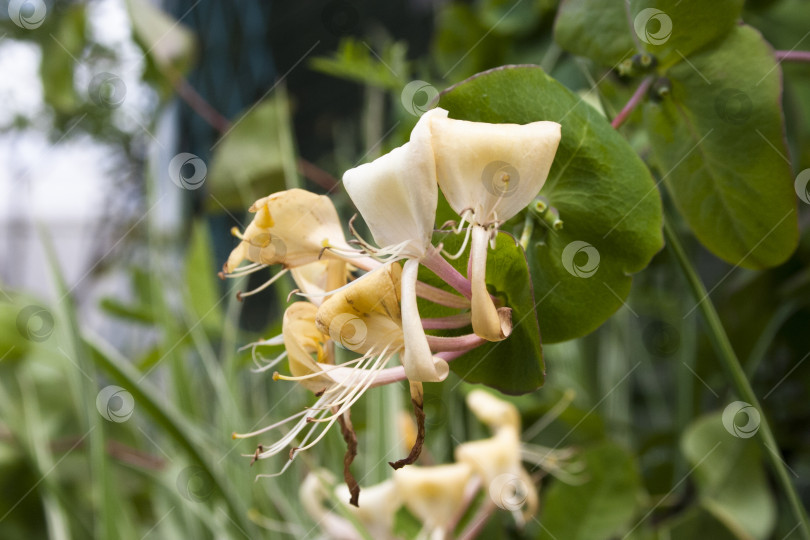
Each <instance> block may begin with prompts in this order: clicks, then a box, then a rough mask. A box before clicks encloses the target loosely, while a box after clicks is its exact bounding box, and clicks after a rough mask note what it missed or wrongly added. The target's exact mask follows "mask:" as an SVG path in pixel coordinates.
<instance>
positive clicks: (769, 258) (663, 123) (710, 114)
mask: <svg viewBox="0 0 810 540" xmlns="http://www.w3.org/2000/svg"><path fill="white" fill-rule="evenodd" d="M742 4H743V2H742V0H721V1H717V2H676V1H674V0H673V1H669V0H643V1H642V0H633V1H632V2H631V1H628V2H610V3H605V2H598V1H595V0H567V1H566V2H564V3H563V4H562V6H561V7H560V12H559V15H558V18H557V21H556V24H555V36H556V39H557V41H558V42H559V43H560V45H561V46H562V47H563V48H565V49H566V50H568V51H570V52H573V53H574V54H578V55H582V56H587V57H589V58H591V59H593V60H594V61H596V62H597V63H599V64H603V65H609V66H613V67H619V66H620V65H621V64H622V63H623V62H626V61H627V60H628V59H629V58H631V57H632V56H633V55H635V54H638V53H641V54H649V55H652V56H654V57H655V59H656V62H655V63H654V65H653V68H652V73H651V76H653V77H655V78H656V79H657V82H656V84H654V85H653V89H654V90H653V92H651V95H650V96H648V97H649V99H648V100H647V101H646V103H645V105H644V107H643V115H642V116H643V118H642V124H643V126H644V128H645V130H646V132H647V133H648V134H649V137H650V144H651V146H652V150H653V157H654V163H655V165H656V166H657V168H658V170H659V173H660V175H661V179H662V181H664V182H665V183H666V185H667V188H668V189H669V191H670V192H671V194H672V198H673V200H674V202H675V204H676V206H677V207H678V210H679V211H680V212H681V214H682V215H683V216H684V218H685V219H686V221H687V222H688V223H689V225H690V227H691V228H692V230H693V231H694V233H695V235H696V236H697V237H698V239H699V240H700V241H701V242H702V243H703V244H704V245H705V246H706V247H707V248H708V249H709V250H711V251H712V253H714V254H715V255H717V256H718V257H720V258H722V259H724V260H726V261H727V262H729V263H731V264H735V265H740V266H743V267H746V268H754V269H758V268H767V267H771V266H776V265H778V264H781V263H782V262H784V261H785V260H786V259H787V258H788V257H789V256H790V255H791V254H792V253H793V250H794V249H795V247H796V244H797V242H798V226H797V214H796V198H795V196H794V193H793V189H792V183H793V179H792V177H791V169H790V162H789V160H788V157H787V147H786V143H785V137H784V119H783V116H782V109H781V93H782V86H781V69H780V67H779V64H778V63H777V62H776V59H775V57H774V54H773V50H772V49H771V47H770V45H769V44H768V43H766V42H765V41H764V40H763V39H762V36H761V35H760V34H759V33H758V32H757V31H756V30H754V29H753V28H751V27H749V26H747V25H740V24H738V20H739V17H740V12H741V9H742Z"/></svg>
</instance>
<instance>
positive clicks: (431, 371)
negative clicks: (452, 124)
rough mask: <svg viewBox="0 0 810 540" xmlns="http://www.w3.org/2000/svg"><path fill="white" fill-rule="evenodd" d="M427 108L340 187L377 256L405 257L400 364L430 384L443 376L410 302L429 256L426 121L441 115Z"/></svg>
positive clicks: (432, 213)
mask: <svg viewBox="0 0 810 540" xmlns="http://www.w3.org/2000/svg"><path fill="white" fill-rule="evenodd" d="M446 115H447V111H444V110H442V109H433V110H431V111H428V112H427V113H425V114H424V115H422V117H421V118H420V119H419V122H417V124H416V127H414V129H413V131H412V132H411V138H410V141H409V142H408V143H406V144H405V145H404V146H402V147H400V148H396V149H394V150H392V151H391V152H389V153H388V154H385V155H384V156H382V157H380V158H377V159H376V160H374V161H373V162H371V163H366V164H364V165H360V166H359V167H356V168H354V169H351V170H349V171H346V173H345V174H344V175H343V185H344V186H345V188H346V191H347V192H348V194H349V196H350V197H351V199H352V201H353V202H354V204H355V206H357V209H358V210H359V211H360V214H361V215H362V216H363V219H364V220H365V222H366V224H367V225H368V228H369V229H370V230H371V234H372V236H373V237H374V241H375V242H377V245H379V246H380V248H378V249H376V250H375V251H376V253H377V254H378V255H390V256H392V257H393V258H407V260H406V261H405V265H404V268H403V271H402V293H401V302H402V331H403V333H404V339H405V350H404V353H403V359H402V364H403V366H405V373H406V375H407V376H408V379H409V380H410V381H412V382H435V381H440V380H442V379H443V378H444V377H445V376H446V375H447V369H446V367H445V366H441V365H440V366H439V368H438V369H437V362H436V360H435V359H434V358H433V355H432V354H431V353H430V347H429V345H428V342H427V336H426V335H425V331H424V329H423V328H422V322H421V319H420V317H419V310H418V308H417V303H416V282H417V274H418V272H419V262H420V261H421V260H423V259H425V258H426V257H430V256H432V255H434V253H435V249H434V248H433V246H432V245H431V237H432V235H433V228H434V225H435V223H434V222H435V220H436V205H437V201H438V184H437V181H436V163H435V161H434V158H433V149H432V148H431V134H430V130H429V125H430V121H431V119H433V118H436V117H440V116H446Z"/></svg>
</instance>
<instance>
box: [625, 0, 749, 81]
mask: <svg viewBox="0 0 810 540" xmlns="http://www.w3.org/2000/svg"><path fill="white" fill-rule="evenodd" d="M621 3H622V4H624V5H626V3H625V2H621ZM742 6H743V0H713V1H712V2H684V1H683V0H632V2H631V6H630V13H629V16H628V22H629V21H632V24H631V25H630V26H629V27H628V31H629V32H633V33H635V35H636V37H637V38H638V42H639V45H640V46H641V47H643V48H644V50H646V51H647V52H649V53H651V54H653V55H655V57H656V58H658V62H659V65H660V66H661V68H662V69H666V67H667V66H669V65H672V64H676V63H679V62H682V61H683V59H684V58H685V57H688V56H689V55H691V54H692V53H694V52H695V51H698V50H700V49H702V48H703V47H705V46H706V45H708V44H710V43H712V42H713V41H716V40H718V39H720V38H722V37H723V36H724V35H726V34H728V32H729V31H730V30H731V29H732V28H733V27H734V25H735V24H736V23H737V21H738V20H739V18H740V12H741V11H742ZM668 30H669V31H668Z"/></svg>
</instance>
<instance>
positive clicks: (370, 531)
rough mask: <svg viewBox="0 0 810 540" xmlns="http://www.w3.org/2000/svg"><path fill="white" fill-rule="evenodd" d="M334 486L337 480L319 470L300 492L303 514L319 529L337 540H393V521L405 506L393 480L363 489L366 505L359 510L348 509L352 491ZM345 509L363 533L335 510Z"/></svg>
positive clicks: (313, 473)
mask: <svg viewBox="0 0 810 540" xmlns="http://www.w3.org/2000/svg"><path fill="white" fill-rule="evenodd" d="M334 485H335V478H334V476H333V475H332V474H331V473H329V471H325V470H319V471H317V472H311V473H309V474H308V475H307V476H306V478H305V479H304V482H303V483H302V484H301V487H300V488H299V491H298V493H299V498H300V500H301V504H302V506H303V507H304V510H306V512H307V513H308V514H309V515H310V517H312V519H313V520H315V521H316V522H317V524H318V527H319V528H320V529H321V530H322V531H323V532H324V533H325V534H326V535H327V536H328V537H329V538H330V539H337V540H360V539H361V538H365V537H369V536H370V537H371V538H375V539H380V540H386V539H391V538H394V535H393V530H394V517H395V515H396V513H397V510H399V508H400V507H401V506H402V500H401V498H400V496H399V492H398V491H397V489H396V485H395V484H394V481H393V480H390V479H389V480H385V481H383V482H381V483H379V484H376V485H373V486H368V487H364V488H363V503H362V504H361V505H360V506H359V507H356V506H351V505H346V504H344V503H343V501H345V500H347V499H348V495H349V488H348V487H347V486H346V484H339V485H337V486H335V487H334V489H332V487H331V486H334ZM335 504H340V505H342V507H343V508H342V509H343V511H345V512H348V513H350V514H351V515H352V516H353V517H354V518H355V519H356V523H359V525H360V527H362V529H364V530H363V531H362V532H361V531H359V530H357V528H356V526H355V524H354V523H352V521H350V520H349V519H346V518H345V517H343V516H342V515H340V513H338V512H336V511H335V509H334V505H335Z"/></svg>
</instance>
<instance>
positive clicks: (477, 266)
mask: <svg viewBox="0 0 810 540" xmlns="http://www.w3.org/2000/svg"><path fill="white" fill-rule="evenodd" d="M488 244H489V231H487V230H486V229H485V228H483V227H480V226H478V225H474V226H473V231H472V244H471V246H470V261H471V264H470V271H471V272H470V285H471V286H472V299H471V300H472V309H471V313H472V327H473V331H474V332H475V334H476V335H477V336H479V337H482V338H484V339H486V340H488V341H501V340H503V339H506V338H507V337H508V336H509V334H511V333H512V317H511V315H510V313H511V312H508V311H499V310H498V309H497V308H496V307H495V303H494V302H493V301H492V297H491V296H490V295H489V291H488V290H487V283H486V275H487V248H488Z"/></svg>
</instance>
